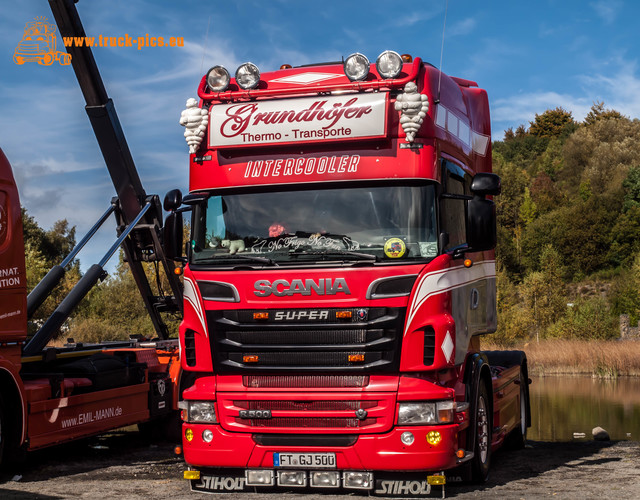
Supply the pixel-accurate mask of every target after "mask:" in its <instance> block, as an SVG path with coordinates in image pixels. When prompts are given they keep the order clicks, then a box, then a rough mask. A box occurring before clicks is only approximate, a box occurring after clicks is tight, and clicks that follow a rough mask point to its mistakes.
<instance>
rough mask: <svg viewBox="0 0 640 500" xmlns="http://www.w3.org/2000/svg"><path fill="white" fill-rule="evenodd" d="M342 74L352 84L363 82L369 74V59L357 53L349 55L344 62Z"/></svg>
mask: <svg viewBox="0 0 640 500" xmlns="http://www.w3.org/2000/svg"><path fill="white" fill-rule="evenodd" d="M344 74H345V75H347V78H349V80H351V81H352V82H354V81H359V80H364V79H365V78H366V77H367V75H368V74H369V59H367V57H366V56H364V55H362V54H360V53H358V52H356V53H355V54H351V55H350V56H349V57H347V58H346V59H345V61H344Z"/></svg>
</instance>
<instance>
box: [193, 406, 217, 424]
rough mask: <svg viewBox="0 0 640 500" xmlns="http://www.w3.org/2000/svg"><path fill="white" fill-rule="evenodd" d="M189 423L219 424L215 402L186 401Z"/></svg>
mask: <svg viewBox="0 0 640 500" xmlns="http://www.w3.org/2000/svg"><path fill="white" fill-rule="evenodd" d="M186 403H187V422H192V423H196V422H209V423H212V424H217V423H218V419H217V418H216V410H215V407H214V403H213V401H186Z"/></svg>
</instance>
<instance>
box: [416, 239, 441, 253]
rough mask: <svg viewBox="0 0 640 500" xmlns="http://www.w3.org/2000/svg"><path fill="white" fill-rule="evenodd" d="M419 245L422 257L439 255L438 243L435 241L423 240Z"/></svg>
mask: <svg viewBox="0 0 640 500" xmlns="http://www.w3.org/2000/svg"><path fill="white" fill-rule="evenodd" d="M419 245H420V256H421V257H435V256H436V255H438V243H436V242H435V241H421V242H419Z"/></svg>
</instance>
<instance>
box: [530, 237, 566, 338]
mask: <svg viewBox="0 0 640 500" xmlns="http://www.w3.org/2000/svg"><path fill="white" fill-rule="evenodd" d="M540 269H541V270H540V271H534V272H532V273H530V274H528V275H527V276H526V278H525V279H524V282H523V283H522V295H523V298H524V300H525V304H526V307H527V308H528V311H529V314H530V316H531V318H532V319H533V325H534V326H533V332H531V333H532V334H534V335H535V337H536V340H539V339H540V337H543V336H545V335H546V331H547V328H548V327H549V326H550V325H551V324H552V323H553V322H554V321H555V320H556V319H557V318H558V317H559V316H561V315H562V314H564V312H565V310H566V298H565V296H564V285H563V282H562V272H563V271H562V265H561V260H560V255H559V254H558V252H557V251H556V250H555V249H554V248H553V247H552V246H551V245H546V246H545V247H544V249H543V251H542V254H541V256H540Z"/></svg>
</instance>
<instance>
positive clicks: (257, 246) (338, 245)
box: [251, 234, 360, 253]
mask: <svg viewBox="0 0 640 500" xmlns="http://www.w3.org/2000/svg"><path fill="white" fill-rule="evenodd" d="M338 238H339V239H338ZM301 247H312V248H313V249H320V250H336V251H345V250H346V251H350V252H351V251H355V250H359V249H360V243H358V242H357V241H354V240H352V239H351V238H350V237H349V236H338V237H336V238H333V237H331V236H324V235H321V234H312V235H311V236H309V237H308V238H302V237H299V236H284V237H282V238H278V239H276V240H269V239H259V240H258V241H256V242H255V243H254V244H253V245H252V246H251V252H253V253H262V252H274V251H277V250H297V249H299V248H301Z"/></svg>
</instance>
